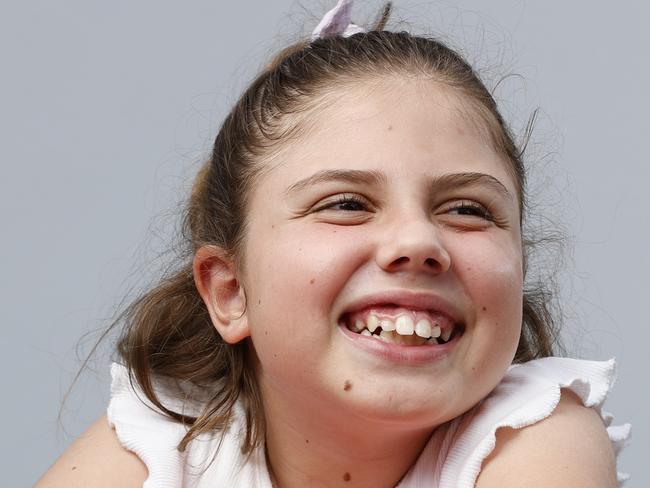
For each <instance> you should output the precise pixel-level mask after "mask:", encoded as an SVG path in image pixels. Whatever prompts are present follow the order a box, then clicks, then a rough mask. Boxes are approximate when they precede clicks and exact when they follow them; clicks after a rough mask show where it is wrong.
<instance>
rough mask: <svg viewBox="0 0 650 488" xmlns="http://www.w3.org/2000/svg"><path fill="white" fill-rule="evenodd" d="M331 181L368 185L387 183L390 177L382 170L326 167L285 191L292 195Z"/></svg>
mask: <svg viewBox="0 0 650 488" xmlns="http://www.w3.org/2000/svg"><path fill="white" fill-rule="evenodd" d="M330 181H341V182H346V183H362V184H365V185H368V186H378V185H379V184H381V183H386V182H387V181H388V178H386V175H385V174H384V173H382V172H381V171H374V170H370V171H368V170H360V169H324V170H322V171H318V172H316V173H314V174H313V175H311V176H308V177H307V178H305V179H303V180H300V181H298V182H296V183H294V184H293V185H291V186H290V187H289V188H287V190H286V192H285V193H286V194H287V195H290V194H293V193H297V192H299V191H302V190H304V189H305V188H307V187H310V186H313V185H316V184H318V183H327V182H330Z"/></svg>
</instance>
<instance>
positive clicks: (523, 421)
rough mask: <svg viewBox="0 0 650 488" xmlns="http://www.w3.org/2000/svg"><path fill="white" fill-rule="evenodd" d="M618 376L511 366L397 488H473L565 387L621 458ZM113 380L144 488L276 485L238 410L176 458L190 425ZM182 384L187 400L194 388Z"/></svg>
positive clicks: (626, 430) (437, 434)
mask: <svg viewBox="0 0 650 488" xmlns="http://www.w3.org/2000/svg"><path fill="white" fill-rule="evenodd" d="M615 375H616V373H615V363H614V360H613V359H612V360H609V361H585V360H578V359H566V358H555V357H552V358H544V359H537V360H534V361H529V362H527V363H523V364H518V365H513V366H511V367H510V368H509V370H508V372H507V374H506V375H505V377H504V378H503V380H502V381H501V383H499V385H498V386H497V387H496V388H495V389H494V390H493V391H492V393H490V395H489V396H488V397H487V398H486V399H484V400H483V401H482V402H481V403H479V404H478V405H477V406H475V407H474V408H472V409H471V410H469V411H468V412H466V413H465V414H463V415H461V416H459V417H457V418H456V419H454V420H452V421H451V422H448V423H447V424H444V425H442V426H440V427H439V428H437V429H436V430H435V431H434V433H433V435H432V436H431V439H430V440H429V442H428V443H427V445H426V446H425V448H424V450H423V451H422V453H421V454H420V457H419V458H418V459H417V461H416V463H415V464H414V465H413V467H412V468H411V469H410V470H409V472H408V473H407V474H406V475H405V476H404V478H403V479H402V481H401V482H400V483H399V485H398V486H397V487H396V488H474V484H475V482H476V478H477V477H478V474H479V472H480V470H481V463H482V461H483V459H485V458H486V457H487V456H488V455H489V454H490V453H491V452H492V450H493V449H494V445H495V432H496V430H497V429H498V428H500V427H511V428H515V429H520V428H522V427H526V426H527V425H531V424H534V423H535V422H539V421H540V420H542V419H544V418H546V417H548V416H549V415H551V414H552V412H553V410H554V409H555V407H556V406H557V404H558V402H559V401H560V389H561V388H568V389H570V390H572V391H573V392H574V393H576V394H577V395H578V396H579V397H580V399H581V400H582V403H583V404H584V405H585V406H587V407H590V408H593V409H594V410H595V411H596V412H598V414H600V416H601V418H602V419H603V423H604V425H605V426H606V427H607V433H608V435H609V438H610V441H611V442H612V446H613V447H614V451H615V453H616V454H617V455H618V453H619V452H620V450H621V449H622V448H623V447H624V445H625V444H626V443H627V442H628V440H629V438H630V425H629V424H624V425H619V426H613V425H612V416H611V415H609V414H607V413H605V412H603V411H602V405H603V402H604V401H605V398H606V396H607V393H608V392H609V390H610V389H611V387H612V384H613V382H614V379H615ZM111 376H112V384H111V400H110V403H109V406H108V422H109V425H111V426H112V427H114V428H115V431H116V433H117V437H118V438H119V440H120V442H121V443H122V445H123V446H124V447H125V448H126V449H128V450H130V451H132V452H134V453H135V454H137V455H138V457H140V459H142V461H143V462H144V464H145V465H146V466H147V468H148V470H149V477H148V478H147V480H146V481H145V483H144V485H143V487H144V488H213V487H215V486H228V487H231V486H232V487H243V488H271V481H270V477H269V474H268V471H267V468H266V461H265V456H264V448H263V447H259V448H258V449H257V450H256V451H255V452H254V453H253V455H252V457H251V458H250V459H249V460H248V461H247V462H244V458H243V456H242V454H241V450H240V445H241V440H242V435H243V431H242V428H243V425H244V423H243V412H242V411H241V409H240V408H239V407H238V408H237V409H236V411H235V416H234V421H233V423H232V425H231V426H230V428H229V429H228V431H226V432H225V434H224V435H223V437H222V436H221V435H220V434H217V433H214V434H202V435H201V436H199V437H198V438H197V439H195V440H194V441H193V442H191V443H190V445H189V446H188V449H187V450H186V452H185V453H179V452H178V451H177V450H176V446H177V444H178V442H179V441H180V439H181V438H182V437H183V436H184V435H185V432H186V428H185V427H184V426H183V425H181V424H179V423H178V422H175V421H173V420H171V419H169V418H167V417H165V416H164V415H162V414H160V413H158V412H157V411H156V410H155V408H154V407H153V406H152V405H151V404H150V403H149V402H148V401H147V400H146V398H145V397H144V394H143V393H142V392H141V391H140V390H139V389H138V388H137V386H135V385H132V384H131V381H130V379H129V375H128V372H127V369H126V368H125V367H124V366H122V365H119V364H117V363H113V364H112V365H111ZM169 381H170V380H168V379H166V378H160V379H159V380H157V382H156V384H155V385H154V386H155V389H156V391H157V393H158V394H159V396H160V398H161V399H162V400H163V403H164V404H165V405H167V406H169V407H172V408H176V409H177V410H176V411H183V410H184V411H185V412H186V413H188V414H194V413H196V411H197V409H198V408H199V406H198V404H196V403H189V402H183V401H182V400H181V399H178V398H174V397H172V396H171V394H170V393H169V392H170V390H169V386H170V383H169ZM180 386H181V387H182V388H183V391H185V392H186V393H187V394H188V395H189V393H190V392H189V390H190V389H191V385H189V384H183V385H180ZM220 440H221V447H220V449H219V451H218V455H217V456H216V457H214V452H215V450H216V448H217V445H218V444H219V442H220ZM213 458H214V459H213ZM618 479H619V486H620V485H621V484H622V483H623V481H624V480H625V479H627V475H624V474H622V473H618Z"/></svg>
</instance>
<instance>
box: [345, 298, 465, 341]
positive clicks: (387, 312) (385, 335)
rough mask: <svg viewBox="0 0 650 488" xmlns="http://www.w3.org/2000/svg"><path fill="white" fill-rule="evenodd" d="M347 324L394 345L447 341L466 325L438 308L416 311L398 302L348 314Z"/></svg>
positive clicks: (363, 334)
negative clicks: (455, 320)
mask: <svg viewBox="0 0 650 488" xmlns="http://www.w3.org/2000/svg"><path fill="white" fill-rule="evenodd" d="M341 322H342V323H343V325H345V327H346V328H347V329H348V330H350V331H351V332H354V333H356V334H360V335H362V336H367V337H372V338H375V339H378V340H381V341H384V342H388V343H391V344H397V345H404V346H424V345H441V344H446V343H448V342H450V341H452V340H454V339H455V338H456V337H459V336H460V335H461V334H462V333H463V331H464V329H465V327H464V325H463V324H460V323H456V322H454V321H453V320H452V319H451V318H450V317H449V316H448V315H446V314H443V313H441V312H438V311H435V310H412V309H407V308H404V307H400V306H397V305H382V306H380V307H377V306H373V307H372V308H370V309H367V310H364V311H359V312H353V313H346V314H343V316H342V317H341Z"/></svg>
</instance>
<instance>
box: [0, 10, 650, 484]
mask: <svg viewBox="0 0 650 488" xmlns="http://www.w3.org/2000/svg"><path fill="white" fill-rule="evenodd" d="M271 3H272V4H271ZM334 3H335V2H334V0H332V1H331V2H321V1H311V0H307V1H303V2H302V3H296V2H293V1H290V0H286V1H274V2H259V1H250V0H248V1H244V0H240V1H239V2H238V3H237V6H236V7H235V6H233V5H231V4H227V3H226V2H219V1H216V0H211V1H207V0H206V1H188V2H170V1H161V0H156V1H153V0H147V1H144V0H143V1H139V2H132V1H124V0H114V1H112V2H99V1H89V0H83V1H82V0H77V1H71V0H68V1H65V2H49V1H44V0H33V1H30V2H12V3H8V2H3V3H2V4H1V5H0V9H1V10H0V63H1V66H2V68H1V69H2V75H1V76H0V86H1V88H2V89H1V90H0V134H1V137H2V144H1V145H0V157H1V159H0V161H1V164H2V176H1V178H0V218H1V222H2V239H1V241H0V250H1V251H2V275H1V276H2V278H1V279H0V286H1V287H2V288H1V293H0V296H1V297H2V298H1V300H2V303H1V305H2V306H1V308H0V310H1V312H0V313H1V315H0V318H1V320H2V322H1V323H2V334H0V346H1V350H2V351H3V353H2V355H1V356H0V358H1V359H0V360H1V361H2V362H1V364H0V366H1V367H2V371H3V374H2V379H1V380H0V381H2V384H1V385H0V386H1V388H2V392H3V399H2V402H1V405H2V406H1V407H0V408H1V410H0V412H1V414H2V417H1V418H2V421H3V433H4V438H5V440H4V441H3V443H2V444H3V446H4V447H3V448H2V449H3V450H6V451H5V452H3V454H2V455H1V456H0V462H1V463H3V466H2V469H1V472H2V473H3V475H2V476H3V478H4V482H3V483H2V484H3V486H11V487H14V486H15V487H24V486H30V485H31V484H32V483H34V482H35V481H36V479H37V478H38V477H39V476H40V475H41V474H42V473H43V472H44V471H45V470H46V469H47V467H48V466H49V465H50V464H51V463H52V462H53V461H54V460H55V458H56V457H57V456H58V455H59V454H60V453H61V452H62V451H63V450H64V449H65V447H66V446H67V445H68V444H69V443H70V442H71V440H72V439H73V437H74V436H75V435H77V434H78V433H80V432H81V431H83V429H85V427H86V426H87V424H88V423H89V422H91V421H92V420H93V419H95V418H96V417H97V416H99V415H100V414H101V413H102V412H103V410H104V409H105V406H106V402H107V398H108V369H107V365H108V361H109V356H110V344H111V341H110V340H109V342H107V343H106V346H104V347H102V348H100V351H99V353H98V354H97V355H96V357H95V359H94V360H93V361H92V362H91V364H90V366H91V368H90V369H89V370H88V371H87V372H86V373H85V374H84V375H83V376H82V378H81V380H80V381H79V382H78V383H77V385H76V386H75V388H74V389H73V392H72V395H71V396H70V398H69V399H68V402H67V403H66V406H65V408H64V409H63V410H62V419H61V422H59V421H58V419H57V415H58V413H59V408H60V406H61V402H62V397H63V394H64V393H65V391H66V390H67V388H68V386H69V385H70V382H71V380H72V378H73V376H74V373H75V372H76V371H77V369H78V367H79V366H80V359H79V357H84V355H85V354H87V353H88V352H89V350H90V348H91V346H92V344H93V343H94V341H95V340H96V339H97V338H98V331H101V330H102V328H105V327H106V326H107V325H108V323H109V320H110V318H111V316H112V314H113V312H114V310H115V307H116V306H117V305H118V304H119V302H120V300H121V299H122V298H123V297H124V296H126V295H129V296H133V293H135V292H136V291H137V290H138V289H140V287H142V286H145V285H146V283H147V281H148V280H149V279H150V278H151V277H152V276H154V275H155V271H156V269H158V267H159V266H160V265H161V263H163V262H164V259H163V260H160V259H158V256H159V255H160V254H161V253H162V251H164V250H165V249H166V248H167V247H168V244H169V242H170V240H171V236H172V235H173V231H174V222H175V215H176V213H177V204H178V202H179V201H180V200H181V199H182V197H183V196H184V195H185V192H186V191H187V188H188V185H189V184H190V181H191V177H192V175H193V174H194V172H195V170H196V168H197V165H198V164H199V162H200V161H201V160H202V158H204V157H205V156H206V154H207V152H208V150H209V148H210V146H211V143H212V140H213V138H214V136H215V135H216V131H217V129H218V126H219V124H220V122H221V120H222V118H223V116H224V115H225V113H226V110H227V109H228V107H230V105H231V103H232V101H233V100H234V99H235V97H236V96H237V95H238V94H239V92H240V90H241V89H242V87H243V86H244V85H245V83H246V82H247V80H249V79H250V78H251V76H252V75H253V74H254V72H255V71H257V69H258V68H259V67H260V65H261V63H262V61H263V60H264V59H266V57H267V55H268V54H269V53H270V52H271V51H273V50H275V49H277V48H279V47H281V46H282V45H284V44H285V43H286V42H288V41H291V40H292V39H293V38H294V37H295V35H297V34H299V33H301V32H308V31H309V30H311V29H312V28H313V27H314V26H315V25H316V23H317V20H318V18H316V17H314V16H312V15H310V12H313V13H314V15H317V16H320V15H321V14H322V13H324V12H325V10H327V9H328V8H330V7H331V6H333V4H334ZM379 5H380V3H379V2H377V1H374V0H373V1H368V2H358V4H357V5H356V6H355V14H356V15H355V19H361V20H364V19H371V18H374V13H375V12H377V10H378V8H379ZM400 19H404V20H405V21H407V24H402V25H400V26H401V27H402V28H406V27H408V25H409V24H410V25H412V27H413V29H414V30H416V31H418V32H423V31H427V30H429V31H431V32H437V33H444V34H443V35H442V37H444V38H447V39H449V40H451V42H452V43H453V44H454V45H456V46H459V47H460V48H461V49H462V50H463V52H465V53H466V54H467V55H468V57H469V58H470V59H471V60H473V61H475V62H477V63H478V66H479V68H481V71H482V73H484V75H485V76H486V78H487V79H488V82H489V83H492V82H494V81H495V80H496V79H498V77H499V75H502V74H506V73H510V72H516V73H518V74H520V75H521V77H511V78H508V79H507V80H506V81H505V82H504V83H502V84H501V85H500V87H499V89H498V90H497V92H496V96H497V98H498V99H499V100H500V102H501V103H502V106H503V109H504V113H505V116H506V117H507V118H508V119H509V120H511V121H512V123H513V126H514V129H515V132H518V133H521V131H522V128H523V126H524V124H525V121H526V118H527V116H528V115H529V114H530V112H531V111H532V110H533V109H534V108H535V107H536V106H540V107H541V109H542V111H541V114H540V119H539V123H538V126H537V129H536V131H535V136H534V140H533V142H532V144H531V147H530V149H531V150H530V152H529V158H530V161H531V171H532V175H533V188H534V189H536V190H537V191H536V192H534V193H535V194H536V195H537V197H539V199H538V202H540V203H539V204H538V205H537V207H536V208H537V210H538V211H540V212H541V213H542V214H543V215H546V216H548V217H550V219H551V221H552V222H556V223H558V224H562V223H564V225H565V226H566V228H567V230H568V235H569V237H570V238H571V242H572V246H573V250H571V248H569V251H568V252H567V259H566V261H565V262H564V263H563V264H562V266H561V267H562V269H564V270H565V273H564V275H562V277H561V281H562V282H563V284H564V291H563V294H562V297H563V302H564V304H565V309H566V313H567V322H568V323H567V326H566V337H567V341H568V342H569V343H570V344H571V345H572V346H573V348H574V349H573V351H574V354H575V355H577V356H580V357H588V358H594V359H604V358H608V357H611V356H616V357H617V359H618V361H619V379H618V382H617V384H616V387H615V390H614V393H613V395H612V396H611V397H610V399H609V400H608V403H607V410H609V411H612V412H614V413H615V415H616V418H617V419H618V420H619V421H628V422H631V423H632V424H633V426H634V432H633V433H634V443H633V444H632V445H631V446H630V447H629V448H628V449H627V451H626V452H625V453H624V454H623V456H622V461H621V467H622V468H623V469H624V470H625V471H628V472H631V473H632V474H633V481H632V482H631V483H630V485H629V486H638V487H641V486H649V485H650V483H649V481H650V474H649V471H648V469H647V468H646V466H647V462H646V463H645V464H644V463H643V461H644V460H646V461H647V454H646V453H647V438H648V430H649V427H648V422H647V420H646V416H647V412H648V411H649V409H650V400H649V395H648V389H647V385H648V380H647V377H646V371H647V369H648V364H647V358H648V352H647V351H648V344H647V340H648V337H649V334H648V332H647V329H648V326H649V325H650V320H649V319H648V312H647V309H646V306H648V301H647V300H648V299H647V292H648V289H649V285H648V276H649V275H650V262H649V259H648V253H647V252H645V249H646V247H647V241H648V239H649V238H650V229H649V219H648V212H650V198H649V197H648V192H647V187H648V179H649V177H650V170H649V169H648V166H647V163H648V156H647V147H648V138H649V136H650V133H649V132H648V114H649V113H650V102H649V97H648V94H647V87H648V86H649V81H650V68H648V65H647V59H648V56H647V48H648V46H649V45H650V34H649V32H650V29H648V25H650V7H648V4H647V3H646V2H641V1H634V2H619V3H616V4H614V3H612V2H594V1H585V0H583V1H573V2H565V1H560V0H552V1H544V2H542V1H539V2H532V1H521V0H517V1H516V0H499V1H490V2H483V1H478V0H477V1H470V0H463V1H457V2H453V3H451V2H435V3H433V2H413V1H407V0H401V1H398V2H397V5H396V11H395V15H394V17H393V20H392V23H391V26H395V25H396V23H397V21H399V20H400ZM400 26H398V27H400ZM164 257H165V256H164V254H163V258H164Z"/></svg>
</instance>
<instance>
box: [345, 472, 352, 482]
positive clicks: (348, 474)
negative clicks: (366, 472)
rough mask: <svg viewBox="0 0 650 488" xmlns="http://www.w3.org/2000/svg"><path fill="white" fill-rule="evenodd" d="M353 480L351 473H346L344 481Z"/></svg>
mask: <svg viewBox="0 0 650 488" xmlns="http://www.w3.org/2000/svg"><path fill="white" fill-rule="evenodd" d="M351 479H352V476H350V473H344V474H343V481H350V480H351Z"/></svg>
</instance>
